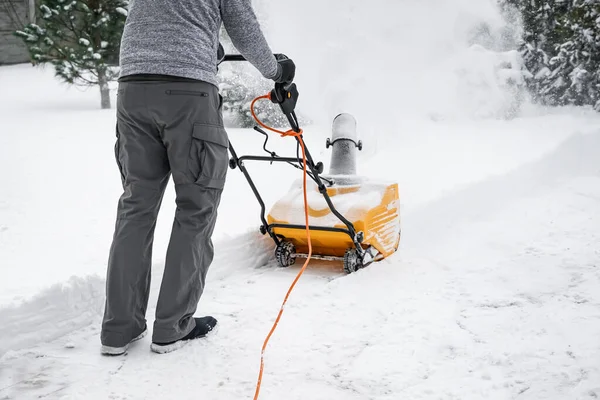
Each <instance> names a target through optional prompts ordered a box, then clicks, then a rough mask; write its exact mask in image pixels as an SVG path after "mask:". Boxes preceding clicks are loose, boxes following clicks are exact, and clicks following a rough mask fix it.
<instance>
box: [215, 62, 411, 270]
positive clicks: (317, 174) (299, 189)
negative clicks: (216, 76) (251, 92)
mask: <svg viewBox="0 0 600 400" xmlns="http://www.w3.org/2000/svg"><path fill="white" fill-rule="evenodd" d="M276 56H277V57H279V58H281V57H285V56H284V55H276ZM219 60H220V61H219V62H222V61H245V59H244V58H243V56H241V55H224V54H222V55H221V56H220V57H219ZM298 96H299V93H298V89H297V87H296V84H295V83H292V84H289V85H283V84H276V85H275V88H274V89H273V90H272V91H271V92H270V93H269V94H268V95H266V96H261V97H259V98H257V99H255V100H254V101H253V102H252V105H251V111H252V115H253V116H254V117H255V119H256V121H257V123H258V125H260V126H255V127H254V129H255V130H256V131H257V132H259V133H261V134H262V135H264V136H265V141H264V144H263V149H264V150H265V152H266V153H267V154H268V155H267V156H257V155H239V156H238V154H237V153H236V151H235V149H234V147H233V146H232V144H231V142H230V143H229V151H230V154H231V159H230V161H229V166H230V168H231V169H236V168H239V170H240V171H241V172H242V173H243V174H244V176H245V178H246V180H247V181H248V184H249V185H250V188H251V189H252V191H253V193H254V195H255V196H256V199H257V200H258V203H259V205H260V209H261V212H260V219H261V222H262V224H261V226H260V232H261V233H262V234H263V235H265V234H268V235H269V236H270V237H271V238H272V239H273V241H274V242H275V245H276V250H275V259H276V260H277V263H278V264H279V266H280V267H289V266H291V265H293V264H294V263H295V262H296V259H297V258H307V257H310V258H311V259H322V260H337V261H342V262H343V267H344V271H345V272H346V273H353V272H356V271H358V270H359V269H361V268H364V267H366V266H368V265H370V264H371V263H373V262H375V261H379V260H382V259H384V258H386V257H388V256H390V255H392V254H393V253H394V252H396V250H397V249H398V246H399V243H400V234H401V228H400V201H399V191H398V184H397V183H386V182H378V181H374V180H372V179H368V178H366V177H362V176H359V175H357V171H356V159H357V151H361V150H362V146H363V145H362V142H361V141H360V140H358V134H357V125H356V120H355V119H354V117H353V116H352V115H350V114H340V115H338V116H337V117H336V118H335V119H334V121H333V129H332V137H331V138H328V139H327V141H326V148H330V147H331V149H332V153H331V163H330V169H329V173H327V174H324V173H323V172H324V171H323V170H324V167H323V163H322V162H317V163H315V161H314V160H313V158H312V156H311V154H310V152H309V151H308V149H307V148H306V146H305V143H304V140H303V136H302V131H301V129H300V127H299V123H298V119H297V116H296V113H295V108H296V103H297V101H298ZM260 99H269V100H271V102H273V103H274V104H277V105H279V106H280V108H281V111H282V112H283V114H284V115H285V116H286V117H287V120H288V121H289V123H290V126H291V128H292V130H291V131H289V132H288V133H286V132H281V131H277V130H275V129H272V128H270V127H268V126H266V125H265V124H263V123H262V122H261V121H260V120H259V119H258V118H256V114H255V113H254V104H255V103H256V101H257V100H260ZM265 129H268V130H271V131H275V132H278V133H280V134H282V135H285V136H295V138H296V141H297V151H296V155H295V156H292V157H282V156H279V155H278V154H276V153H275V152H272V151H270V150H268V149H267V143H268V140H269V136H268V134H267V132H266V131H265ZM300 147H302V150H303V154H304V157H300V155H299V149H300ZM248 162H268V163H271V164H273V163H280V164H283V163H286V164H289V165H291V166H293V167H295V168H298V169H301V170H304V171H305V173H306V175H307V176H308V177H309V178H310V179H311V181H312V182H311V184H310V185H309V186H308V187H307V188H306V190H307V193H306V198H307V200H308V201H307V208H308V216H307V217H306V219H308V220H309V223H308V225H309V226H308V228H309V230H310V239H308V238H307V236H306V233H305V232H306V228H307V227H306V222H305V221H306V219H305V211H306V210H305V208H304V193H303V190H304V189H305V187H304V185H303V183H304V182H305V181H306V179H305V178H306V177H304V179H300V180H297V181H295V182H294V183H293V185H292V187H291V188H290V190H289V193H288V194H287V195H286V196H284V197H283V198H281V199H280V200H279V201H277V202H276V203H275V205H274V206H273V207H272V208H271V210H270V211H269V213H268V214H266V206H265V202H264V201H263V199H262V197H261V195H260V193H259V190H258V188H257V187H256V185H255V184H254V181H253V180H252V178H251V177H250V174H249V172H248V170H247V168H246V163H248ZM304 162H306V164H304ZM308 240H310V241H311V245H312V247H311V248H310V247H309V243H308ZM309 248H310V249H311V250H312V251H311V253H312V254H310V255H309V254H308V253H309Z"/></svg>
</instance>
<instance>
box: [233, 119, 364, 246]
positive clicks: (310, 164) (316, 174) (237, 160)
mask: <svg viewBox="0 0 600 400" xmlns="http://www.w3.org/2000/svg"><path fill="white" fill-rule="evenodd" d="M258 129H259V128H258ZM258 129H257V130H258ZM296 140H297V141H298V143H300V141H302V143H304V139H303V138H302V135H300V136H297V137H296ZM229 152H230V153H231V159H230V160H229V166H230V168H231V169H235V168H239V169H240V171H242V173H243V174H244V176H245V177H246V180H247V181H248V184H249V185H250V188H251V189H252V192H253V193H254V196H255V197H256V199H257V200H258V203H259V204H260V210H261V214H260V219H261V222H262V225H261V227H260V231H261V233H262V234H267V233H268V234H269V236H271V238H272V239H273V241H274V242H275V244H276V245H279V244H280V243H281V239H280V238H279V237H278V236H277V235H276V234H275V232H274V229H275V228H287V229H306V225H295V224H277V223H276V224H269V223H268V222H267V219H266V215H265V214H266V206H265V202H264V200H263V199H262V197H261V195H260V193H259V191H258V188H257V187H256V184H255V183H254V181H253V180H252V178H251V177H250V173H249V172H248V170H247V169H246V166H245V165H244V162H245V161H259V162H268V163H273V162H284V163H288V164H289V163H292V164H293V163H298V164H299V166H300V167H301V168H303V165H302V163H301V160H299V159H298V158H297V157H280V156H277V155H276V154H273V155H271V156H255V155H243V156H240V157H238V155H237V153H236V151H235V149H234V148H233V145H232V144H231V141H230V142H229ZM305 154H306V167H307V175H308V176H309V177H310V178H311V179H312V180H313V181H314V182H315V183H316V184H317V187H318V189H319V193H321V194H322V195H323V197H324V198H325V201H326V202H327V206H328V207H329V209H330V210H331V212H332V213H333V214H334V215H335V216H336V217H337V218H338V219H339V220H340V221H341V222H342V223H343V224H344V225H346V229H343V228H332V227H327V226H312V225H309V229H310V230H313V231H326V232H340V233H345V234H347V235H348V236H349V237H350V239H351V240H352V242H353V243H354V245H355V247H356V250H357V251H358V253H359V254H360V255H361V256H362V255H363V254H364V250H363V248H362V246H361V245H360V243H361V242H362V241H363V239H364V238H363V234H362V232H358V233H357V232H356V230H355V229H354V225H353V224H352V222H350V221H348V220H347V219H346V218H345V217H344V216H343V215H342V214H341V213H340V212H339V211H338V210H337V209H336V208H335V206H334V204H333V202H332V201H331V198H330V197H329V194H328V193H327V187H326V186H325V184H324V183H323V180H322V179H321V176H320V171H319V170H320V168H319V167H318V166H317V165H315V163H314V161H313V158H312V156H311V154H310V152H309V150H308V149H307V148H306V145H305Z"/></svg>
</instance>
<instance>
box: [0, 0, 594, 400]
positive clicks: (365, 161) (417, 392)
mask: <svg viewBox="0 0 600 400" xmlns="http://www.w3.org/2000/svg"><path fill="white" fill-rule="evenodd" d="M383 2H384V1H383V0H376V1H374V2H372V3H373V4H372V5H373V6H374V9H373V10H371V11H368V10H365V9H364V8H360V7H359V6H357V5H356V4H355V5H354V6H352V7H346V8H344V7H342V5H343V4H342V3H344V2H343V1H342V0H332V1H331V2H328V3H327V5H326V6H325V5H324V4H323V2H321V1H320V2H318V4H319V7H321V8H319V9H321V11H322V12H321V13H318V14H314V15H313V14H311V13H309V12H307V10H308V9H311V10H312V9H313V8H314V7H316V5H317V2H316V0H306V1H305V2H300V3H299V2H294V4H290V3H291V1H282V2H280V3H277V4H274V5H272V7H270V8H269V10H268V12H263V14H264V18H266V19H268V20H269V24H268V30H269V32H282V31H285V30H284V29H283V27H282V26H280V25H281V24H284V23H287V20H285V19H278V18H276V16H277V15H280V14H281V13H282V12H283V11H282V10H283V8H285V10H287V12H290V13H292V14H294V15H297V16H300V17H302V16H304V17H308V16H310V17H311V18H313V17H314V20H313V21H312V25H310V26H312V27H314V29H309V30H307V31H306V32H305V34H303V35H294V34H292V33H289V32H288V33H285V34H283V35H282V36H281V35H280V36H278V35H273V36H272V37H273V43H275V46H274V47H275V49H276V50H279V49H280V48H283V47H284V46H285V45H289V46H290V47H291V48H292V49H294V50H295V53H294V54H295V55H297V57H296V58H297V60H298V64H299V75H298V80H299V86H300V90H301V99H300V102H299V108H300V110H304V111H307V113H308V114H310V116H311V117H314V120H315V124H314V125H311V126H306V127H305V132H306V133H305V138H306V141H307V143H308V145H309V147H310V149H311V151H312V153H313V156H314V157H315V158H316V159H318V160H320V161H323V162H324V163H325V167H326V169H327V167H328V164H329V155H330V153H329V151H328V150H326V149H325V146H324V143H325V138H326V137H327V136H328V134H329V126H328V124H329V123H330V122H329V121H330V120H331V117H332V116H333V115H335V113H336V112H339V111H346V110H347V111H350V112H353V113H355V114H356V115H357V117H358V123H359V131H360V134H361V139H362V140H363V142H364V150H363V152H361V153H359V172H360V173H361V174H362V175H366V176H372V177H376V178H384V179H389V180H393V181H396V182H398V183H399V186H400V195H401V207H402V209H401V212H402V242H401V246H400V249H399V251H398V252H397V253H396V254H395V255H394V256H392V257H391V258H389V259H387V260H385V261H383V262H380V263H377V264H374V265H372V266H370V267H369V268H367V269H364V270H361V271H359V272H358V273H356V274H352V275H349V276H346V275H344V274H343V273H342V271H341V268H340V266H339V265H337V264H335V263H320V262H314V263H312V265H311V266H310V268H309V269H308V270H307V271H306V273H305V274H304V276H303V277H302V279H301V280H300V282H299V284H298V286H297V287H296V290H295V291H294V293H293V294H292V296H291V297H290V300H289V302H288V306H287V307H286V311H285V313H284V316H283V319H282V321H281V323H280V325H279V328H278V330H277V331H276V333H275V335H274V336H273V338H272V340H271V342H270V346H269V348H268V350H267V353H266V360H265V361H266V369H265V376H264V379H263V386H262V391H261V399H277V400H279V399H286V400H287V399H290V400H294V399H305V398H311V399H322V400H334V399H336V400H337V399H340V400H341V399H343V400H354V399H356V400H363V399H364V400H367V399H369V400H371V399H373V400H392V399H394V400H396V399H515V398H518V399H536V400H537V399H540V400H541V399H557V400H558V399H560V400H562V399H597V398H599V397H600V362H599V361H598V360H600V290H598V287H600V245H599V243H600V161H599V160H600V116H598V115H597V114H596V113H593V112H588V111H584V110H577V109H563V110H551V111H548V110H541V109H537V108H534V107H531V106H527V105H526V107H525V108H524V113H523V114H522V115H521V116H520V117H518V118H514V119H511V120H502V119H493V118H487V119H482V118H481V117H482V116H485V117H489V116H490V115H492V114H493V111H495V110H499V109H504V107H505V102H506V101H507V97H506V94H505V93H504V92H502V88H501V87H500V86H498V85H497V81H496V80H495V79H496V78H497V77H495V76H488V75H489V74H488V73H489V71H490V65H491V64H493V62H492V61H490V60H489V59H488V58H489V56H490V54H488V53H485V52H484V53H485V54H483V53H481V50H480V49H478V48H476V47H475V48H474V47H469V46H465V45H463V44H464V43H466V42H468V40H467V39H466V38H468V37H470V35H471V33H470V31H469V29H468V28H469V27H472V26H473V23H472V21H473V20H478V18H479V19H481V18H483V19H485V20H486V21H487V22H488V27H489V28H490V29H489V31H490V32H492V33H494V32H496V31H500V30H501V25H502V23H501V21H499V20H498V18H497V15H496V14H494V11H493V9H492V8H490V7H489V4H488V2H487V1H479V2H471V1H469V0H452V1H450V0H438V1H433V2H432V4H429V3H427V4H426V3H419V4H413V5H412V6H410V7H412V8H411V10H410V11H411V12H412V14H407V13H403V11H406V9H407V7H409V6H408V5H407V4H405V3H404V2H399V3H398V5H397V6H394V7H393V10H389V15H390V17H386V16H384V17H381V15H380V13H378V12H375V11H374V10H377V9H380V8H381V6H383V5H385V4H383ZM370 3H371V2H370ZM370 3H369V4H370ZM379 3H382V4H379ZM388 3H389V2H386V4H387V6H389V4H388ZM400 3H402V5H401V4H400ZM475 3H477V4H478V6H477V7H474V4H475ZM259 4H260V2H259ZM344 4H345V3H344ZM377 5H379V6H378V7H375V6H377ZM311 7H312V8H311ZM323 7H324V8H323ZM280 8H282V9H280ZM334 9H335V10H338V11H339V14H336V15H337V16H338V18H337V19H332V18H331V15H333V11H332V10H334ZM392 11H393V12H392ZM467 11H468V12H467ZM336 12H337V11H336ZM327 15H329V18H328V17H327ZM398 18H400V20H398ZM365 20H366V21H371V22H374V21H377V23H373V24H370V25H369V24H367V25H361V23H362V22H364V21H365ZM336 21H340V22H339V23H336ZM344 21H346V23H344ZM418 21H421V22H422V23H420V24H419V23H418ZM301 22H303V23H305V25H306V24H308V23H309V21H301ZM359 28H360V29H359ZM434 28H435V29H436V30H434ZM361 29H363V30H361ZM361 32H365V34H364V35H362V34H361ZM407 32H415V35H417V36H419V35H420V37H421V39H422V40H421V41H416V42H415V43H417V44H413V45H408V44H407V43H408V41H406V40H405V39H403V37H404V36H406V34H407ZM403 35H404V36H403ZM321 37H327V38H328V40H327V41H325V42H324V43H323V46H319V42H318V40H319V39H320V38H321ZM374 37H380V38H382V41H381V42H377V41H369V40H370V38H371V39H372V38H374ZM301 42H302V43H301ZM411 43H412V42H411ZM459 44H460V45H459ZM370 45H372V46H373V47H369V46H370ZM390 45H395V46H398V47H399V48H398V49H396V48H394V47H391V48H390V47H389V46H390ZM356 49H362V50H361V51H359V52H358V54H357V53H356V51H357V50H356ZM392 50H393V51H395V50H398V52H400V53H401V54H411V57H412V58H411V59H410V60H411V62H409V63H405V62H399V63H396V64H394V63H390V62H388V59H389V58H390V57H392V56H391V55H390V54H391V52H392ZM315 52H316V53H317V54H318V57H317V59H318V60H319V62H317V63H315V64H311V63H310V62H309V61H310V60H309V58H310V57H311V55H314V54H315ZM352 52H354V53H352ZM440 52H441V53H440ZM434 53H435V55H437V56H439V55H440V54H443V55H446V56H447V57H445V58H444V60H443V62H440V63H439V64H436V63H432V60H434V57H433V55H434ZM482 54H483V55H482ZM349 55H353V57H352V59H347V58H346V57H347V56H349ZM375 55H376V56H377V58H376V59H377V61H378V62H377V63H371V62H369V61H368V60H369V57H370V56H375ZM392 58H393V57H392ZM352 60H354V61H356V60H360V62H354V63H352V62H350V61H352ZM396 61H398V58H397V57H396ZM320 63H321V64H323V65H326V66H329V67H332V69H331V70H325V71H326V72H323V74H322V75H320V73H319V72H318V68H319V67H320V66H321V65H320ZM432 65H433V66H432ZM302 66H304V71H305V72H302V73H301V71H302V70H301V69H300V67H302ZM338 66H343V67H344V68H340V69H335V67H338ZM426 66H428V67H429V69H425V67H426ZM399 70H402V72H403V73H402V74H400V73H398V74H395V73H396V72H397V71H399ZM373 71H375V72H376V73H375V74H373ZM423 71H424V72H423ZM421 72H423V73H422V74H421V75H419V74H420V73H421ZM492 75H493V74H492ZM386 76H387V77H390V79H389V80H387V79H385V78H386ZM431 79H433V81H432V80H431ZM444 82H445V83H446V84H447V85H444ZM470 84H472V85H470ZM378 85H379V86H378ZM320 89H323V90H322V92H319V90H320ZM383 89H386V90H385V91H384V90H383ZM387 89H390V90H387ZM433 92H435V93H437V94H438V95H439V97H438V98H437V100H438V101H437V102H433V103H432V102H431V100H432V93H433ZM378 96H379V97H378ZM394 96H397V98H394ZM374 99H381V100H382V102H381V103H374V101H375V100H374ZM361 104H364V106H361ZM98 106H99V99H98V96H97V93H96V90H91V91H79V90H77V89H74V88H70V89H68V88H66V87H64V86H62V85H61V84H59V83H58V82H57V81H56V80H54V79H53V77H52V71H51V70H49V69H48V70H45V71H43V70H37V69H33V68H31V67H29V66H25V65H21V66H12V67H1V68H0V399H33V398H44V399H171V398H173V399H197V398H205V399H218V400H221V399H222V400H229V399H231V400H233V399H236V400H237V399H240V398H252V395H253V394H254V388H255V383H256V378H257V374H258V368H259V361H260V348H261V345H262V343H263V340H264V338H265V335H266V334H267V333H268V331H269V329H270V327H271V324H272V322H273V320H274V318H275V316H276V314H277V311H278V310H279V307H280V304H281V300H282V299H283V297H284V295H285V292H286V291H287V289H288V287H289V285H290V283H291V282H292V280H293V278H294V277H295V275H296V273H297V272H298V268H299V266H295V267H292V268H289V269H285V270H283V269H280V268H278V267H276V265H275V263H274V260H273V257H272V255H273V254H272V253H273V245H272V243H271V242H270V241H269V240H268V238H266V237H263V236H261V235H260V234H259V233H258V232H257V228H258V225H259V219H258V213H259V208H258V204H257V203H256V201H255V199H254V197H253V195H252V192H251V191H250V189H249V187H248V185H247V183H246V182H245V180H244V178H243V176H242V175H241V173H240V172H239V171H230V172H229V179H228V182H227V186H226V188H225V192H224V196H223V201H222V206H221V208H220V216H219V220H218V223H217V227H216V232H215V241H216V244H215V245H216V257H215V261H214V263H213V265H212V267H211V270H210V272H209V275H208V280H207V288H206V291H205V294H204V296H203V297H202V299H201V301H200V305H199V310H198V314H199V315H204V314H211V315H214V316H215V317H216V318H218V320H219V322H220V324H219V329H218V330H217V332H215V334H213V335H211V336H210V337H209V338H207V339H206V340H202V341H198V342H197V343H193V344H190V345H189V346H187V347H186V348H185V350H181V351H178V352H175V353H172V354H168V355H164V356H158V355H156V354H153V353H151V352H150V349H149V344H150V342H149V340H150V339H149V337H147V338H146V339H144V340H142V341H141V342H139V343H136V344H135V345H134V346H133V347H132V348H131V349H130V351H129V352H128V354H127V355H126V356H123V357H117V358H105V357H102V356H101V355H100V353H99V346H100V342H99V330H100V319H101V315H102V312H103V306H104V273H105V268H106V260H107V255H108V249H109V246H110V241H111V238H112V229H113V226H114V217H115V211H116V202H117V199H118V196H119V195H120V179H119V173H118V170H117V168H116V164H115V162H114V157H113V145H114V141H115V136H114V124H115V118H114V110H108V111H100V110H98ZM229 134H230V138H231V140H232V142H233V144H234V145H235V146H236V149H237V150H239V151H240V152H254V153H259V152H260V151H261V146H262V139H261V136H260V135H258V134H257V133H256V132H253V131H251V130H239V129H230V130H229ZM271 143H272V146H273V148H274V149H275V150H276V151H277V152H278V153H279V154H284V153H293V152H294V151H295V146H294V145H293V142H291V141H290V139H282V138H279V137H277V136H273V137H272V140H271ZM250 168H251V172H252V174H253V177H254V178H255V179H256V182H257V185H258V186H259V188H260V189H261V191H262V192H263V194H264V196H265V199H266V201H267V203H268V205H271V204H273V202H274V201H276V200H277V199H279V198H281V197H282V196H283V195H285V193H286V192H287V189H288V188H289V186H290V184H291V182H292V181H293V180H295V179H297V178H299V177H300V175H299V174H300V172H299V171H298V170H295V169H292V168H278V167H277V166H273V167H271V166H268V165H264V166H262V165H252V166H251V167H250ZM173 200H174V193H173V188H172V186H169V188H168V191H167V195H166V197H165V201H164V205H163V209H162V210H161V214H160V217H159V223H158V227H157V231H156V240H155V250H154V267H153V285H152V294H151V298H150V307H149V310H148V319H149V322H150V325H151V322H152V321H153V317H154V304H155V302H156V296H157V293H158V285H159V283H160V276H161V273H162V269H163V267H164V261H163V258H164V254H165V251H166V246H167V240H168V236H169V233H170V227H171V221H172V217H173V213H174V204H173Z"/></svg>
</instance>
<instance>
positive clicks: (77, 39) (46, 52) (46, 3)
mask: <svg viewBox="0 0 600 400" xmlns="http://www.w3.org/2000/svg"><path fill="white" fill-rule="evenodd" d="M127 6H128V1H127V0H42V2H41V4H40V6H39V24H29V25H27V26H26V27H25V28H24V29H22V30H19V31H17V32H15V34H16V35H17V36H19V37H21V38H22V39H23V40H24V41H25V43H26V45H27V47H28V49H29V53H30V56H31V61H32V63H33V64H34V65H37V64H46V63H49V64H52V65H53V66H54V68H55V72H56V76H58V77H59V78H61V79H63V80H64V81H65V82H67V83H69V84H77V85H86V86H93V85H98V86H99V88H100V95H101V97H100V98H101V107H102V108H110V96H109V86H108V84H109V82H110V81H111V80H113V79H114V78H115V77H116V75H117V70H116V68H115V67H116V66H118V56H119V47H120V41H121V35H122V33H123V27H124V25H125V19H126V16H127Z"/></svg>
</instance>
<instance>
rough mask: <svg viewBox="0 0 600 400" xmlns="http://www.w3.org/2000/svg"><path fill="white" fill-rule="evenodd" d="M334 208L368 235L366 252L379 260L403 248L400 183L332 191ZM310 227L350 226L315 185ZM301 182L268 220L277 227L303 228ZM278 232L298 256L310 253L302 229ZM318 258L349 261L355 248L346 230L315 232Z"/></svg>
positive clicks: (358, 185)
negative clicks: (349, 251)
mask: <svg viewBox="0 0 600 400" xmlns="http://www.w3.org/2000/svg"><path fill="white" fill-rule="evenodd" d="M327 193H328V194H329V197H330V198H331V201H332V202H333V204H334V205H335V208H336V209H337V210H339V212H340V213H341V214H342V215H344V216H345V217H346V218H347V219H348V220H349V221H350V222H352V224H353V225H354V228H355V229H356V231H357V232H363V235H364V238H363V240H362V242H361V246H362V247H363V249H365V250H366V249H368V248H369V247H371V246H372V247H373V248H374V249H375V250H376V258H375V261H377V260H380V259H383V258H386V257H388V256H390V255H392V254H393V253H394V252H395V251H396V250H397V249H398V245H399V243H400V197H399V192H398V184H396V183H392V184H387V183H374V182H369V181H368V180H364V181H362V182H360V183H356V184H354V185H348V186H333V187H328V188H327ZM308 196H309V197H308V199H309V200H308V202H309V207H308V213H309V218H310V219H309V220H310V225H315V226H319V227H331V228H338V229H340V230H343V229H345V228H346V226H345V225H344V224H343V223H342V222H341V221H340V220H339V219H338V218H337V217H336V216H335V215H334V214H333V212H332V211H331V209H330V208H329V206H328V205H327V203H326V202H325V201H324V200H323V197H322V196H321V194H320V193H319V191H318V188H317V186H316V185H314V184H313V185H312V192H311V193H310V194H309V195H308ZM303 218H304V204H303V202H302V182H301V181H297V182H295V184H294V185H293V186H292V188H291V189H290V191H289V193H288V194H287V195H286V196H285V197H284V198H282V199H281V200H279V201H278V202H277V203H275V205H274V206H273V208H272V209H271V211H270V213H269V215H268V216H267V221H268V222H269V224H272V225H277V226H278V225H296V224H300V223H303ZM274 233H275V234H276V235H279V236H281V237H282V238H284V239H285V240H288V241H290V242H292V243H293V244H294V246H295V248H296V252H297V253H307V252H308V243H307V240H306V235H305V234H304V232H303V231H302V230H299V229H291V228H286V227H285V226H282V227H278V228H274ZM311 241H312V247H313V254H315V255H320V256H323V257H324V258H327V257H328V256H332V257H344V255H345V254H346V252H347V251H348V249H352V248H353V247H354V243H353V242H352V240H351V238H350V237H349V236H348V234H346V233H344V232H341V231H326V230H314V231H311Z"/></svg>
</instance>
